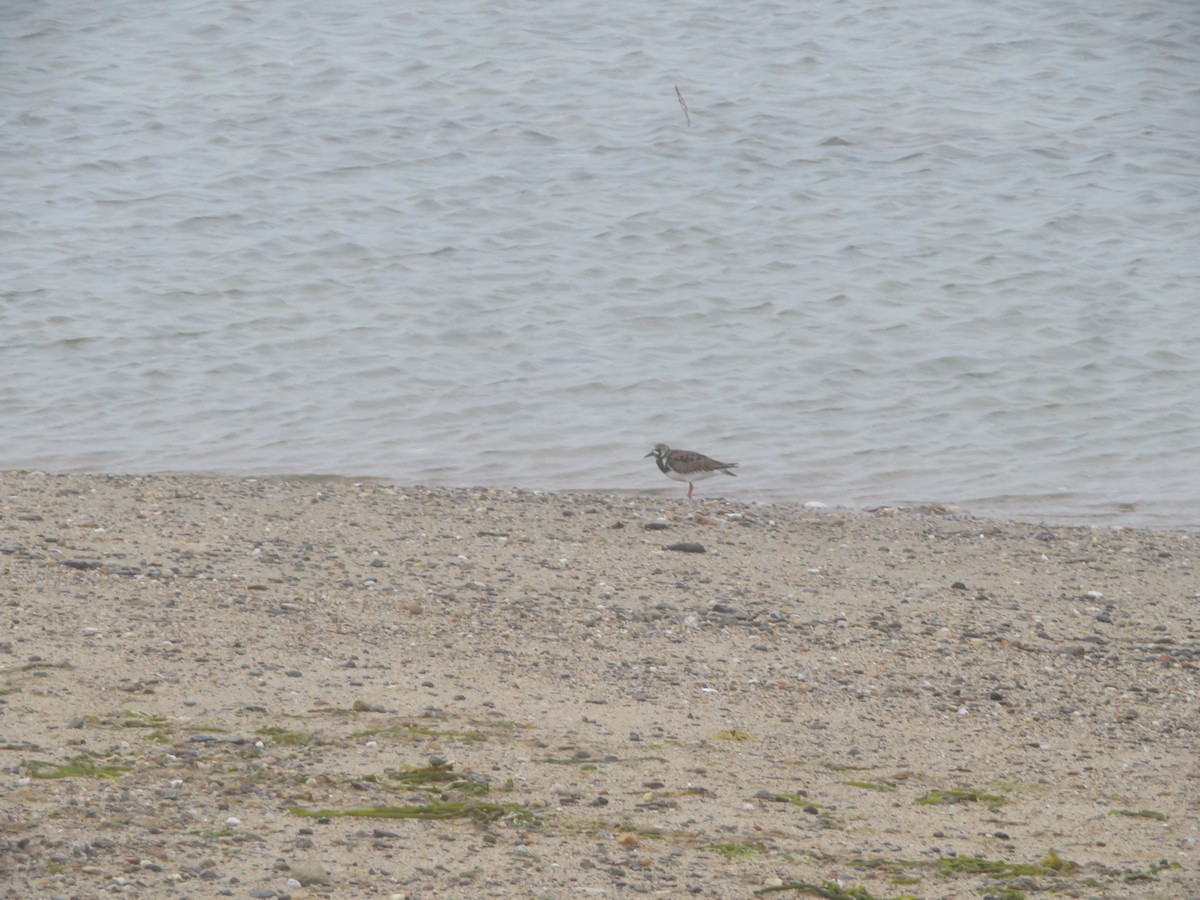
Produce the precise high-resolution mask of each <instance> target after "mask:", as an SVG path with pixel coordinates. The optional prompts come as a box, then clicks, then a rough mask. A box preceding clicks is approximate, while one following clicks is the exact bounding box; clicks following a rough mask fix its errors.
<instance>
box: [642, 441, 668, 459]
mask: <svg viewBox="0 0 1200 900" xmlns="http://www.w3.org/2000/svg"><path fill="white" fill-rule="evenodd" d="M670 452H671V448H670V447H668V446H667V445H666V444H655V445H654V449H653V450H651V451H650V452H649V453H647V454H646V456H643V457H642V459H645V458H646V457H647V456H653V457H654V458H655V459H662V458H663V457H664V456H666V455H667V454H668V453H670Z"/></svg>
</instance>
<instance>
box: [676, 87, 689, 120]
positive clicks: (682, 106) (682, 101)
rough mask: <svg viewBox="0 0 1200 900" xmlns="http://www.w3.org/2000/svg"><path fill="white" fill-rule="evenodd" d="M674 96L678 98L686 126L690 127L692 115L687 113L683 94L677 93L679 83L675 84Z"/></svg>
mask: <svg viewBox="0 0 1200 900" xmlns="http://www.w3.org/2000/svg"><path fill="white" fill-rule="evenodd" d="M675 96H676V97H678V98H679V108H680V109H682V110H683V117H684V118H685V119H687V123H688V128H691V127H692V117H691V116H689V115H688V110H687V104H686V103H685V102H684V100H683V94H681V93H679V85H675Z"/></svg>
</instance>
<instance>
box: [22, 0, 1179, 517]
mask: <svg viewBox="0 0 1200 900" xmlns="http://www.w3.org/2000/svg"><path fill="white" fill-rule="evenodd" d="M405 6H406V5H405V4H395V3H385V2H376V0H349V2H343V3H339V4H327V3H316V2H310V3H305V2H288V3H283V2H276V0H261V2H255V3H233V4H230V3H226V2H221V3H217V2H209V0H198V2H192V3H172V4H162V3H157V2H137V0H130V2H125V3H119V4H80V3H61V4H58V3H56V4H44V3H35V2H32V0H16V2H14V3H13V4H10V5H9V7H8V9H7V11H6V14H5V16H4V17H3V18H2V20H0V41H2V44H0V51H2V58H3V63H4V68H5V87H4V93H3V94H2V95H0V115H2V116H3V129H0V174H2V175H3V177H4V184H5V190H4V194H5V197H4V200H3V203H2V204H0V215H2V221H0V225H2V235H0V237H2V240H0V254H2V258H0V385H3V389H2V390H0V466H3V467H6V468H15V467H22V468H42V469H50V470H79V469H83V470H102V471H122V472H124V471H141V472H151V471H182V470H188V471H194V470H199V471H222V472H235V473H301V472H303V473H310V472H321V473H338V474H345V475H354V476H358V475H376V476H380V477H385V478H391V479H396V480H398V481H402V482H427V483H432V484H494V485H502V486H509V485H514V484H515V485H521V486H525V487H529V488H546V489H550V488H598V489H615V490H637V491H642V490H658V489H661V490H666V491H670V492H674V493H682V492H683V491H685V490H686V488H685V487H682V486H680V485H678V484H676V483H674V482H669V481H667V480H666V479H664V478H662V477H661V476H660V475H659V474H658V472H657V470H656V469H655V468H654V466H653V465H652V461H651V460H647V459H643V458H642V457H643V454H645V453H646V452H647V451H648V450H649V449H650V446H651V445H652V444H653V443H655V442H657V441H666V442H668V443H671V444H674V445H678V446H684V447H688V448H692V449H697V450H701V451H704V452H708V453H711V454H712V455H714V456H718V457H720V458H722V459H727V460H730V459H732V460H737V461H739V462H740V463H741V467H740V469H739V472H740V477H739V478H738V480H737V481H734V480H733V479H724V478H723V479H721V481H720V483H717V482H713V481H709V482H706V483H704V484H703V485H698V486H697V494H698V495H704V494H705V493H709V494H711V493H714V492H717V491H720V492H723V493H725V494H728V495H730V496H737V497H741V498H744V499H769V500H782V501H808V500H821V501H824V502H827V503H831V504H855V505H857V504H866V505H878V504H884V503H892V502H915V501H943V502H951V503H960V504H963V505H965V506H967V507H968V508H970V509H972V510H973V511H976V512H980V513H985V514H996V513H999V514H1009V515H1019V516H1031V517H1045V518H1051V519H1071V518H1082V519H1093V520H1100V521H1114V522H1131V523H1147V522H1149V523H1154V522H1158V523H1167V524H1197V523H1200V485H1198V480H1197V476H1196V469H1197V452H1198V448H1200V404H1197V402H1196V397H1197V393H1198V391H1200V353H1198V350H1200V290H1198V285H1200V163H1198V162H1197V160H1198V159H1200V157H1198V155H1197V149H1196V148H1197V145H1196V123H1197V121H1200V7H1197V6H1195V5H1194V4H1187V3H1184V4H1181V3H1177V2H1167V0H1147V2H1143V3H1138V4H1134V5H1132V6H1130V5H1124V6H1122V5H1120V4H1101V5H1099V6H1097V5H1096V4H1090V3H1084V2H1082V0H1066V2H1063V3H1058V4H1052V5H1050V6H1047V5H1046V4H1042V3H1036V2H1033V0H989V2H982V0H980V2H975V0H946V2H928V0H918V2H917V3H914V4H879V3H872V2H868V0H845V2H836V3H835V2H830V3H818V4H815V5H814V4H809V5H797V4H781V3H771V2H749V3H745V4H740V5H737V6H736V7H730V6H729V4H725V3H722V4H717V3H713V2H696V3H684V4H676V5H668V7H667V8H656V7H655V5H652V4H640V3H639V4H634V3H624V2H620V0H618V2H615V3H612V4H607V5H605V6H602V7H597V6H595V5H594V4H584V3H581V2H577V0H564V2H561V3H545V2H536V3H532V2H499V3H496V2H489V3H478V2H473V3H468V2H455V0H451V2H446V3H441V4H437V5H435V6H433V7H431V8H430V11H421V12H414V11H408V10H406V9H405V8H404V7H405ZM676 88H678V92H679V95H678V96H677V94H676ZM680 98H682V100H683V101H684V103H686V111H685V109H684V107H683V105H681V103H680ZM689 122H690V124H689Z"/></svg>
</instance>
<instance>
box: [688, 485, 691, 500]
mask: <svg viewBox="0 0 1200 900" xmlns="http://www.w3.org/2000/svg"><path fill="white" fill-rule="evenodd" d="M688 499H689V500H691V499H692V483H691V482H690V481H689V482H688Z"/></svg>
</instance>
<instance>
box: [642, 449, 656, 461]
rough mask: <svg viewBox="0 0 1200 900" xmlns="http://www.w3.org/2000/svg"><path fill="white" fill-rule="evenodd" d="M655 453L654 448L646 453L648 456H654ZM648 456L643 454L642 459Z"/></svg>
mask: <svg viewBox="0 0 1200 900" xmlns="http://www.w3.org/2000/svg"><path fill="white" fill-rule="evenodd" d="M653 455H654V451H653V450H651V451H650V452H649V453H647V454H646V456H653ZM646 456H643V457H642V459H645V458H646Z"/></svg>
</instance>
